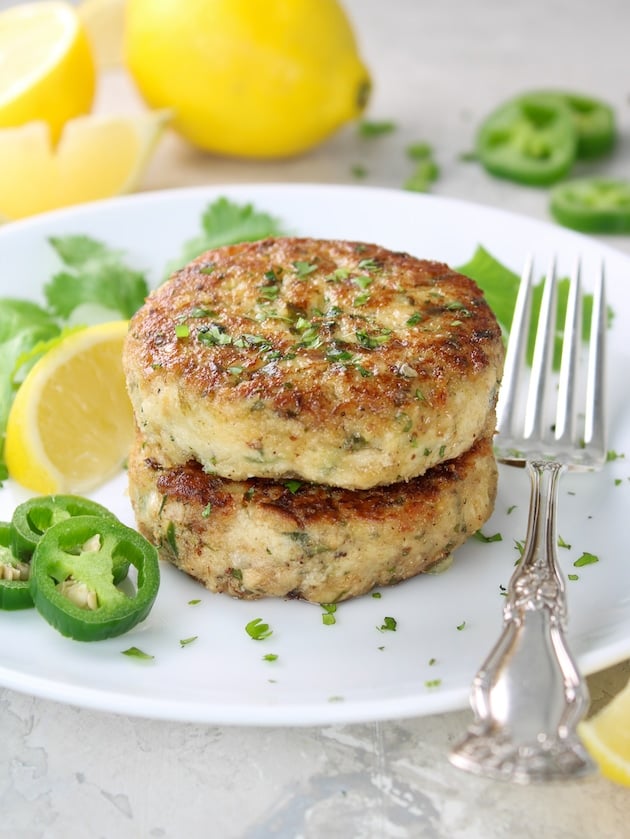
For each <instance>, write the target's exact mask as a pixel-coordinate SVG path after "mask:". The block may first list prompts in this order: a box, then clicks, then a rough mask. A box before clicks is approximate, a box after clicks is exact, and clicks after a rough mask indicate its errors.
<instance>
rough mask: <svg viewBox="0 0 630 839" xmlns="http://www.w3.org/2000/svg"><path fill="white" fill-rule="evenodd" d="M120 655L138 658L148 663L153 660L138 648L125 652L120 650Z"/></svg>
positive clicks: (151, 656) (130, 648)
mask: <svg viewBox="0 0 630 839" xmlns="http://www.w3.org/2000/svg"><path fill="white" fill-rule="evenodd" d="M122 654H123V655H126V656H129V658H139V659H141V660H143V661H150V660H151V659H154V658H155V656H154V655H151V654H150V653H145V652H144V650H141V649H140V648H139V647H129V648H128V649H127V650H122Z"/></svg>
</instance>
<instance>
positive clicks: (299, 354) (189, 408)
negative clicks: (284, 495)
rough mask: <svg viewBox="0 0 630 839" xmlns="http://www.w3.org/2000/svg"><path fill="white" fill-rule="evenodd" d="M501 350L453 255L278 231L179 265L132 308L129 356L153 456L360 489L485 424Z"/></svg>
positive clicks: (464, 442) (424, 460)
mask: <svg viewBox="0 0 630 839" xmlns="http://www.w3.org/2000/svg"><path fill="white" fill-rule="evenodd" d="M503 354H504V353H503V344H502V339H501V331H500V328H499V326H498V324H497V321H496V319H495V317H494V315H493V313H492V311H491V310H490V308H489V307H488V305H487V303H486V301H485V300H484V297H483V295H482V293H481V291H480V290H479V288H478V287H477V285H476V284H475V283H474V282H473V281H472V280H470V279H468V278H467V277H464V276H463V275H461V274H458V273H457V272H455V271H453V270H452V269H450V268H449V267H448V266H447V265H444V264H441V263H438V262H429V261H425V260H420V259H416V258H415V257H413V256H410V255H409V254H406V253H395V252H392V251H389V250H386V249H385V248H382V247H379V246H377V245H373V244H364V243H361V242H346V241H330V240H318V239H305V238H279V239H266V240H264V241H259V242H253V243H244V244H239V245H232V246H227V247H223V248H218V249H216V250H213V251H209V252H207V253H205V254H203V255H202V256H200V257H199V258H198V259H196V260H195V261H193V262H192V263H190V264H189V265H187V266H186V267H185V268H183V269H181V270H180V271H178V272H177V273H176V274H174V275H173V276H172V277H171V278H170V279H169V280H168V281H167V282H166V283H165V284H164V285H162V286H161V287H160V288H158V289H157V290H156V291H154V292H153V293H152V294H151V295H150V296H149V298H148V299H147V301H146V303H145V305H144V306H143V307H142V308H141V309H140V310H139V311H138V312H137V313H136V315H135V316H134V317H133V319H132V321H131V324H130V330H129V335H128V338H127V341H126V346H125V353H124V366H125V372H126V376H127V383H128V388H129V394H130V397H131V401H132V403H133V407H134V411H135V415H136V419H137V423H138V426H139V428H140V430H141V432H142V434H143V437H144V440H145V448H146V453H147V456H151V453H152V451H154V452H155V453H158V454H159V457H158V459H159V460H160V462H162V463H163V464H165V465H167V466H168V465H178V464H182V463H186V462H187V461H188V460H191V459H194V460H197V461H199V462H200V463H201V464H202V466H203V468H204V469H205V470H206V471H208V472H212V473H215V474H217V475H220V476H222V477H225V478H230V479H232V480H244V479H246V478H249V477H261V478H271V479H279V478H287V477H296V478H300V479H303V480H307V481H312V482H315V483H322V484H329V485H333V486H339V487H346V488H349V489H367V488H369V487H372V486H376V485H381V484H390V483H395V482H397V481H401V480H408V479H410V478H413V477H416V476H419V475H422V474H424V472H425V471H426V470H427V469H429V468H431V467H433V466H435V465H436V464H437V463H440V462H442V461H445V460H449V459H451V458H454V457H458V456H459V455H460V454H462V453H463V452H464V451H467V450H468V449H469V448H470V447H471V446H472V445H473V443H474V442H475V440H477V439H478V438H480V437H481V436H483V435H484V434H487V433H488V432H490V433H491V431H492V428H489V427H488V426H489V425H491V424H492V423H493V421H494V406H495V402H496V396H497V390H498V384H499V380H500V377H501V372H502V365H503Z"/></svg>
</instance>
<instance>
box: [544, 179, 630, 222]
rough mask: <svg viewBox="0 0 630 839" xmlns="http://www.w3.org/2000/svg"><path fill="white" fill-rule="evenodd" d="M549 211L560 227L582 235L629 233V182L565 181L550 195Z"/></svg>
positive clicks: (601, 180)
mask: <svg viewBox="0 0 630 839" xmlns="http://www.w3.org/2000/svg"><path fill="white" fill-rule="evenodd" d="M549 209H550V210H551V214H552V215H553V217H554V218H555V219H556V221H558V222H559V223H560V224H563V225H564V226H565V227H570V228H572V229H573V230H580V231H582V232H583V233H630V181H622V180H617V179H615V178H577V179H575V180H571V181H566V182H565V183H562V184H558V186H556V187H554V188H553V190H552V191H551V196H550V199H549Z"/></svg>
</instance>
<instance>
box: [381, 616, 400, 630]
mask: <svg viewBox="0 0 630 839" xmlns="http://www.w3.org/2000/svg"><path fill="white" fill-rule="evenodd" d="M397 627H398V622H397V620H396V618H383V623H382V624H381V625H380V626H377V627H376V628H377V629H378V631H379V632H396V629H397Z"/></svg>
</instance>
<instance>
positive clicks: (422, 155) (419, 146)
mask: <svg viewBox="0 0 630 839" xmlns="http://www.w3.org/2000/svg"><path fill="white" fill-rule="evenodd" d="M405 153H406V155H407V157H408V158H409V159H410V160H426V159H427V158H429V157H432V156H433V148H432V146H430V145H429V143H425V142H418V143H410V145H408V146H407V148H406V149H405Z"/></svg>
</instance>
